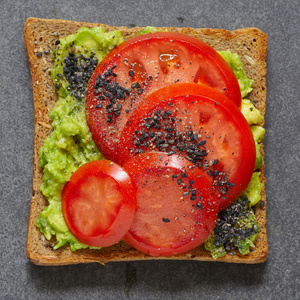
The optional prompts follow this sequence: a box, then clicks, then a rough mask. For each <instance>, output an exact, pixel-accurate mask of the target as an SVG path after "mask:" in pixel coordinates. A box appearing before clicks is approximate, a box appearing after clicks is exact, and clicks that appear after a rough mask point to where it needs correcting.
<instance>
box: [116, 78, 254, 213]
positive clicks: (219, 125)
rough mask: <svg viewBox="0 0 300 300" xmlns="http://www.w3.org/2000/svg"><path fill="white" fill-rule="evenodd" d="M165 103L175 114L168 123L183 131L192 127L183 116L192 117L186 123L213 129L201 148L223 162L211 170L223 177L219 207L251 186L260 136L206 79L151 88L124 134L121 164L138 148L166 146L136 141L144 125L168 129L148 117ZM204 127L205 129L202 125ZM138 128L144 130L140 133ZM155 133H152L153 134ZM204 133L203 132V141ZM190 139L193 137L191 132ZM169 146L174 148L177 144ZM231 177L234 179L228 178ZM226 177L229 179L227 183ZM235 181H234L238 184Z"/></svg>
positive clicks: (200, 132)
mask: <svg viewBox="0 0 300 300" xmlns="http://www.w3.org/2000/svg"><path fill="white" fill-rule="evenodd" d="M187 96H188V97H187ZM159 109H161V110H162V111H166V110H168V111H169V112H170V113H172V115H171V116H170V118H171V117H174V118H175V121H174V122H172V123H170V124H169V125H168V126H170V127H171V128H175V131H177V132H178V133H182V132H183V131H185V132H187V131H188V130H190V129H188V127H187V126H185V127H184V126H183V125H182V123H183V122H181V123H180V122H178V119H179V118H180V117H181V118H182V120H185V118H187V119H186V121H185V123H186V124H188V125H189V126H190V127H192V129H193V132H194V133H195V132H197V134H198V135H199V137H200V136H201V135H202V136H206V135H209V139H206V138H205V140H206V144H205V146H198V149H199V150H203V149H205V150H207V151H208V153H207V154H206V156H204V160H203V161H202V162H203V164H204V163H205V160H206V163H209V161H214V160H215V159H218V160H219V162H218V164H217V165H213V166H211V167H210V168H209V169H208V171H210V172H211V179H212V180H214V181H215V180H216V179H218V183H217V184H215V189H216V190H219V209H220V210H222V209H224V208H225V207H227V206H228V205H229V204H230V203H231V202H233V201H234V200H235V199H236V198H237V197H238V196H239V195H240V194H241V193H242V192H243V190H244V189H245V188H246V187H247V185H248V183H249V181H250V179H251V176H252V173H253V170H254V165H255V158H256V154H255V144H254V139H253V135H252V133H251V130H250V126H249V125H248V123H247V121H246V119H245V118H244V116H243V115H242V113H241V112H240V111H239V110H238V108H237V107H236V106H235V105H234V104H233V103H232V101H230V100H229V99H228V98H227V97H226V96H224V95H222V94H221V93H219V92H218V91H215V90H214V89H212V88H210V87H207V86H204V85H199V84H194V83H185V84H174V85H170V86H167V87H165V88H162V89H159V90H157V91H155V92H153V93H152V94H150V95H149V96H148V97H147V98H146V99H145V101H144V102H143V103H142V104H141V105H140V106H139V107H138V109H136V110H135V112H134V114H133V115H132V116H131V118H130V119H129V120H128V122H127V125H126V126H125V128H124V130H123V132H122V134H121V138H120V146H119V147H120V149H119V156H118V159H119V160H118V163H119V164H121V165H123V164H124V163H125V162H126V161H127V160H128V159H129V158H130V157H132V156H134V155H135V153H136V152H135V151H136V150H137V149H140V150H141V151H152V150H153V151H162V150H161V148H158V147H157V144H156V145H155V143H152V145H151V143H150V144H149V143H148V146H143V145H145V143H144V144H143V143H141V146H139V147H137V146H136V142H137V141H138V143H139V142H140V141H139V139H140V136H141V135H139V133H140V132H141V131H143V132H145V133H146V134H148V135H149V133H150V132H151V131H152V133H153V134H154V135H155V133H156V131H160V132H161V133H163V134H165V132H164V131H163V130H157V129H155V128H153V127H152V128H151V129H149V130H148V128H146V127H147V126H146V123H145V121H144V120H147V118H149V119H150V120H152V119H151V117H149V116H150V115H151V112H154V111H158V110H159ZM183 111H186V113H184V112H183ZM212 112H213V113H212ZM203 114H204V115H203ZM152 115H153V113H152ZM206 117H207V119H206ZM210 120H213V121H210ZM164 122H165V121H164ZM210 122H212V123H210ZM159 124H162V123H159ZM162 127H163V126H162ZM202 127H203V129H201V128H202ZM207 128H208V129H207ZM180 130H183V131H180ZM137 132H138V134H136V133H137ZM173 132H174V131H173ZM165 137H166V135H163V136H162V137H161V138H160V139H162V140H166V141H167V139H165ZM173 137H174V136H173ZM220 138H222V139H220ZM150 139H151V138H150V137H149V138H148V140H150ZM201 139H202V138H201ZM201 139H200V138H199V141H200V140H201ZM203 139H204V138H203ZM174 140H175V143H173V145H175V146H177V145H178V144H180V143H179V142H178V138H174ZM186 141H187V142H188V143H190V142H189V140H188V138H186ZM194 144H195V143H194ZM194 144H191V145H194ZM149 145H150V146H149ZM189 145H190V144H188V145H187V146H189ZM166 149H169V150H168V151H170V150H171V148H166ZM178 149H179V148H177V149H176V154H177V155H183V156H186V155H187V152H186V151H183V152H182V151H179V150H178ZM194 163H196V162H194ZM208 171H207V172H208ZM215 171H218V173H220V174H222V172H223V173H224V172H225V173H226V176H224V174H223V177H224V178H223V177H222V176H220V175H216V176H217V177H215V176H213V174H214V172H215ZM227 177H228V179H226V178H227ZM222 182H224V184H223V185H222V186H221V184H222ZM233 184H234V186H232V185H233ZM224 187H225V188H224Z"/></svg>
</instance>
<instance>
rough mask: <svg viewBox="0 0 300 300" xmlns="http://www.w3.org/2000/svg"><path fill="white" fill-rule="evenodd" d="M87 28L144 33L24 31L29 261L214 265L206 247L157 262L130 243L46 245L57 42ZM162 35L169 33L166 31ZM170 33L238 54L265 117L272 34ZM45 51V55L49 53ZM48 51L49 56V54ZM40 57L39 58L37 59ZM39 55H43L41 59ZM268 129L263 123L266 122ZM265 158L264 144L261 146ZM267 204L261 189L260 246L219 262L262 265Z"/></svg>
mask: <svg viewBox="0 0 300 300" xmlns="http://www.w3.org/2000/svg"><path fill="white" fill-rule="evenodd" d="M83 26H86V27H94V26H102V27H103V28H104V29H105V30H107V31H110V30H116V29H118V30H120V31H121V32H122V35H123V37H124V39H125V40H126V39H129V38H131V37H133V36H135V35H136V34H137V33H138V32H139V31H140V30H141V29H142V28H140V27H135V28H130V29H129V28H127V27H115V26H108V25H103V24H90V23H84V22H73V21H65V20H47V19H36V18H29V19H28V20H27V21H26V24H25V28H24V40H25V47H26V51H27V55H28V60H29V66H30V71H31V76H32V89H33V99H34V116H35V129H34V151H33V186H32V199H31V203H30V213H29V220H28V235H27V256H28V258H29V259H30V260H31V261H32V262H33V263H35V264H38V265H45V266H54V265H68V264H78V263H90V262H98V263H101V264H104V263H106V262H110V261H133V260H153V259H173V260H197V261H215V260H214V259H213V258H212V257H211V255H210V252H209V251H206V250H205V249H204V246H203V245H201V246H199V247H198V248H196V249H194V250H192V251H189V252H188V253H184V254H181V255H177V256H172V257H167V258H165V257H159V258H153V257H150V256H148V255H146V254H143V253H141V252H139V251H138V250H135V249H134V248H132V247H131V246H129V245H128V244H126V243H125V242H123V241H121V242H119V243H118V244H116V245H114V246H111V247H106V248H102V249H100V250H90V249H88V250H78V251H75V252H72V251H71V250H70V247H69V246H68V245H66V246H64V247H62V248H60V249H58V250H53V246H54V245H55V240H50V241H48V240H46V239H45V237H44V235H43V234H41V233H40V230H39V228H37V227H36V225H35V222H36V220H37V218H38V216H39V213H40V212H41V211H42V210H43V208H44V207H46V206H47V205H48V202H47V200H46V198H45V197H44V196H43V194H42V193H41V192H40V185H41V183H42V176H43V173H42V169H41V168H40V167H39V155H38V152H39V149H40V148H41V146H42V145H43V142H44V140H45V138H46V137H47V136H48V135H49V133H50V132H51V131H52V127H51V119H50V117H49V111H50V110H51V109H52V108H53V106H54V104H55V102H56V101H57V94H56V90H55V88H54V85H53V82H52V79H51V76H50V70H51V68H52V64H53V59H52V56H51V54H50V53H51V51H52V49H53V48H54V45H55V41H56V40H57V39H59V38H62V37H64V36H66V35H69V34H73V33H76V32H77V30H78V29H79V28H81V27H83ZM161 29H162V30H164V29H166V28H161ZM168 30H170V31H174V32H180V33H184V34H188V35H191V36H193V37H197V38H199V39H201V40H203V41H204V42H205V43H207V44H209V45H210V46H212V47H213V48H215V49H216V50H218V51H221V50H230V51H231V52H236V53H238V54H239V56H240V58H241V59H242V62H243V63H244V68H245V72H246V74H247V76H248V77H249V78H251V79H252V80H253V81H254V82H253V85H252V87H253V91H252V92H251V93H250V94H249V95H248V97H247V98H248V99H250V100H251V101H252V103H253V104H254V105H255V107H256V108H257V109H258V110H259V111H260V112H261V114H262V116H264V115H265V111H266V63H265V59H266V53H267V35H266V34H265V33H263V32H261V31H260V30H259V29H257V28H245V29H239V30H235V31H232V32H231V31H227V30H222V29H192V28H175V27H170V28H168ZM45 51H46V52H45ZM48 52H49V53H48ZM38 53H39V54H38ZM37 54H38V55H37ZM260 125H261V126H263V125H264V121H262V122H261V124H260ZM261 148H262V149H261V152H262V154H263V152H264V150H263V144H262V147H261ZM260 171H261V181H262V182H263V183H265V178H264V163H263V165H262V167H261V170H260ZM262 201H264V203H266V194H265V188H264V187H263V189H262V197H261V201H260V203H258V204H257V205H256V207H255V215H256V218H257V221H258V223H259V226H260V228H261V230H260V232H259V236H258V238H257V239H256V241H255V246H256V247H255V248H254V249H253V250H252V251H251V252H250V253H249V254H248V255H244V256H243V255H241V254H239V253H237V252H235V254H234V255H231V254H229V253H228V254H226V256H224V257H221V258H218V259H217V260H216V261H222V262H231V263H248V264H254V263H260V262H263V261H265V260H266V258H267V253H268V244H267V232H266V205H260V204H261V203H262Z"/></svg>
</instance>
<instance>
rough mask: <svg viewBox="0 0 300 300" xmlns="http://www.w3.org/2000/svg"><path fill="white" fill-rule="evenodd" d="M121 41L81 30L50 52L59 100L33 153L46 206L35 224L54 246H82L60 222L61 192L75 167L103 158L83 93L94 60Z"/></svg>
mask: <svg viewBox="0 0 300 300" xmlns="http://www.w3.org/2000/svg"><path fill="white" fill-rule="evenodd" d="M121 42H123V38H122V36H121V33H120V31H112V32H109V33H105V31H104V29H103V28H101V27H97V28H91V29H89V28H81V29H80V30H79V31H78V33H77V34H76V35H70V36H68V37H66V38H64V39H61V40H60V41H58V42H57V47H56V49H55V50H54V51H53V58H54V61H55V63H54V68H53V70H52V79H53V82H54V84H55V87H56V89H57V91H58V95H59V99H58V101H57V103H56V105H55V107H54V108H53V109H52V110H51V112H50V117H51V118H52V120H53V122H52V126H53V132H52V133H51V134H50V136H49V137H48V138H47V139H46V140H45V142H44V145H43V147H42V148H41V149H40V152H39V155H40V166H41V167H42V168H43V172H44V176H43V181H44V182H43V184H42V185H41V191H42V193H43V194H44V195H45V197H46V198H47V200H48V202H49V206H48V207H46V208H45V209H44V210H43V211H42V212H41V213H40V216H39V218H38V220H37V221H36V225H37V226H38V227H39V228H40V230H41V232H42V233H44V235H45V237H46V238H47V239H51V237H52V236H53V235H56V240H57V245H56V246H55V247H54V248H55V249H57V248H59V247H61V246H63V245H64V244H66V243H67V242H69V243H70V246H71V249H72V250H77V249H81V248H87V247H88V246H86V245H84V244H82V243H80V242H78V241H77V240H76V239H75V238H74V236H73V235H72V234H71V233H70V231H69V230H68V227H67V225H66V224H65V222H64V218H63V216H62V211H61V202H60V201H61V192H62V189H63V186H64V184H65V183H66V182H67V181H68V180H69V179H70V176H71V175H72V174H73V173H74V172H75V171H76V170H77V169H78V168H79V166H81V165H83V164H85V163H87V162H89V161H92V160H97V159H101V158H103V156H102V155H101V153H100V152H99V150H98V148H97V147H96V145H95V144H94V142H93V140H92V137H91V134H90V132H89V129H88V126H87V124H86V119H85V91H86V87H87V83H88V80H89V78H90V76H91V75H92V73H93V71H94V69H95V67H96V66H97V64H98V62H99V61H100V60H102V58H103V57H104V55H106V54H107V53H108V52H109V51H110V50H111V49H113V48H114V47H115V45H116V44H120V43H121ZM78 82H79V84H78ZM74 83H76V84H74Z"/></svg>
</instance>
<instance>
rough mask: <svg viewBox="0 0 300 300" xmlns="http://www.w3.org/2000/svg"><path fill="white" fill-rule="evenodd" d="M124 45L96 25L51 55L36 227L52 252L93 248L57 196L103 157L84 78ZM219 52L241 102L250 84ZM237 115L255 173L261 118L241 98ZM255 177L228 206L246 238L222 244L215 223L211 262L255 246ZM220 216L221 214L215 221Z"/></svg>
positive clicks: (230, 57) (236, 61)
mask: <svg viewBox="0 0 300 300" xmlns="http://www.w3.org/2000/svg"><path fill="white" fill-rule="evenodd" d="M156 31H158V30H157V28H155V27H151V26H148V27H145V28H144V29H143V30H142V31H141V32H140V34H144V33H149V32H156ZM123 41H124V40H123V37H122V35H121V32H120V31H110V32H105V30H104V29H103V28H101V27H95V28H81V29H79V30H78V32H77V34H73V35H70V36H67V37H65V38H62V39H60V40H58V41H57V42H56V47H55V49H54V51H53V53H52V55H53V59H54V67H53V69H52V71H51V75H52V79H53V83H54V86H55V88H56V90H57V93H58V101H57V103H56V105H55V106H54V108H53V109H52V110H51V111H50V117H51V119H52V127H53V131H52V133H51V134H50V135H49V136H48V138H47V139H46V140H45V142H44V145H43V146H42V148H41V149H40V151H39V156H40V166H41V167H42V168H43V172H44V176H43V184H42V185H41V188H40V189H41V191H42V193H43V194H44V196H45V197H46V198H47V200H48V202H49V205H48V206H47V207H46V208H45V209H44V210H43V211H42V212H41V213H40V215H39V218H38V220H37V221H36V225H37V226H38V227H39V228H40V231H41V232H42V233H43V234H44V235H45V237H46V238H47V239H48V240H50V239H51V238H52V237H53V236H55V237H56V245H55V247H54V249H58V248H60V247H62V246H63V245H65V244H66V243H69V244H70V247H71V250H72V251H75V250H78V249H84V248H93V247H90V246H87V245H85V244H82V243H80V242H79V241H78V240H77V239H76V238H75V237H74V236H73V235H72V234H71V233H70V231H69V230H68V227H67V225H66V223H65V221H64V218H63V215H62V210H61V192H62V189H63V187H64V184H65V183H66V182H67V181H68V180H69V179H70V177H71V175H72V174H73V173H74V172H75V171H76V170H77V169H78V168H79V167H80V166H81V165H83V164H85V163H87V162H89V161H93V160H98V159H104V157H103V156H102V154H101V153H100V152H99V150H98V149H97V147H96V145H95V143H94V141H93V140H92V137H91V134H90V132H89V129H88V126H87V123H86V119H85V93H86V88H87V85H88V80H89V78H90V76H91V75H92V73H93V71H94V69H95V68H96V66H97V65H98V63H99V62H100V61H101V60H102V59H103V57H104V56H105V55H106V54H107V53H108V52H109V51H111V50H112V49H113V48H114V47H115V46H116V45H118V44H120V43H122V42H123ZM219 53H220V54H221V56H222V57H223V58H224V59H225V60H226V61H227V62H228V64H229V65H230V67H231V68H232V69H233V71H234V73H235V75H236V77H237V79H238V82H239V85H240V88H241V93H242V97H243V98H244V97H245V96H246V95H247V94H248V93H249V92H250V91H251V90H252V89H251V84H252V80H250V79H248V78H247V76H246V74H245V72H244V68H243V64H242V62H241V60H240V58H239V56H238V55H237V54H233V53H230V52H229V51H223V52H219ZM241 111H242V113H243V114H244V116H245V118H246V119H247V121H248V123H249V125H252V126H251V130H252V133H253V136H254V140H255V143H256V151H257V159H256V164H255V170H257V169H258V168H259V167H260V165H261V164H262V157H261V153H260V143H261V141H262V140H263V137H264V128H262V127H260V126H258V125H254V124H258V123H259V122H260V121H261V119H262V116H261V115H260V113H259V111H258V110H257V109H256V108H255V107H254V106H253V105H252V103H251V102H250V101H249V100H243V102H242V109H241ZM259 175H260V173H259V172H254V173H253V176H252V179H251V181H250V183H249V185H248V187H247V189H246V190H245V191H244V192H243V194H242V195H241V197H240V198H239V199H238V200H237V201H236V202H235V203H234V204H233V206H232V207H238V210H242V211H243V212H244V213H241V217H240V219H239V220H235V221H234V222H236V223H235V226H236V228H237V230H244V231H245V232H246V231H247V234H244V235H242V237H243V238H240V239H239V238H238V239H234V237H230V239H229V240H224V238H223V237H222V236H221V237H220V234H219V232H221V230H220V228H219V229H217V228H218V225H217V226H216V229H215V231H214V232H213V233H212V235H211V236H210V237H209V239H208V240H207V241H206V242H205V248H206V249H207V250H209V251H211V253H212V256H213V257H214V258H217V257H220V256H223V255H225V254H226V251H229V250H232V247H236V248H238V249H239V251H240V252H241V253H242V254H247V253H248V252H249V247H252V246H254V245H253V241H254V240H255V238H256V237H257V234H258V231H259V227H258V224H257V222H256V220H255V216H254V214H253V212H252V209H251V206H252V205H255V204H256V203H257V202H258V201H259V200H260V194H261V188H262V183H261V182H260V179H259ZM232 207H231V206H230V207H229V208H228V209H230V208H232ZM225 211H226V210H225ZM225 211H224V212H225ZM246 211H247V213H245V212H246ZM222 213H223V212H222ZM220 214H221V213H220ZM220 218H221V216H219V219H218V222H219V221H220ZM249 228H251V230H250V229H249ZM218 230H219V232H218ZM222 242H223V243H222ZM229 248H230V249H229Z"/></svg>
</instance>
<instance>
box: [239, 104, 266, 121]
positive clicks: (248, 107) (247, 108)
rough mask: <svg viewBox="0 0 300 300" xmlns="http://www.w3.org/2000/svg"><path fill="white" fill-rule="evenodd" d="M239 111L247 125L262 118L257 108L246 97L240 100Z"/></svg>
mask: <svg viewBox="0 0 300 300" xmlns="http://www.w3.org/2000/svg"><path fill="white" fill-rule="evenodd" d="M241 112H242V114H243V115H244V117H245V119H246V120H247V122H248V124H249V125H252V124H258V123H259V122H260V121H261V120H262V119H263V117H262V115H261V114H260V112H259V110H258V109H256V108H255V107H254V105H253V104H252V102H251V101H250V100H247V99H243V100H242V106H241Z"/></svg>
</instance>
